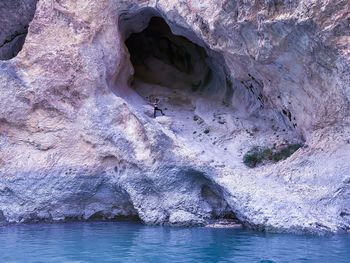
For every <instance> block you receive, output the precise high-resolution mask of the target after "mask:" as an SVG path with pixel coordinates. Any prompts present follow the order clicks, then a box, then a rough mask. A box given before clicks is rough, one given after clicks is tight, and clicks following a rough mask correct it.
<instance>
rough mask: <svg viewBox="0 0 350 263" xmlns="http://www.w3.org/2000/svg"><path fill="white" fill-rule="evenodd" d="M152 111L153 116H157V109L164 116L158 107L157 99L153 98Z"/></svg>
mask: <svg viewBox="0 0 350 263" xmlns="http://www.w3.org/2000/svg"><path fill="white" fill-rule="evenodd" d="M153 107H154V112H153V117H154V118H155V117H157V111H160V113H161V114H162V115H163V116H164V115H165V114H164V113H163V110H162V109H160V108H159V99H155V100H154V102H153Z"/></svg>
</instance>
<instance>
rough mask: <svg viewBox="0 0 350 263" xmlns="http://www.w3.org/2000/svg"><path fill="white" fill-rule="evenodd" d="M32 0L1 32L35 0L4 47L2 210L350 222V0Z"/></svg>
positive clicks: (301, 225)
mask: <svg viewBox="0 0 350 263" xmlns="http://www.w3.org/2000/svg"><path fill="white" fill-rule="evenodd" d="M27 2H28V4H22V5H21V7H18V8H21V10H23V16H21V17H16V16H6V15H4V13H6V12H9V13H13V12H14V11H13V9H12V6H11V5H6V4H5V5H3V4H1V8H0V10H1V16H0V17H1V21H2V23H3V24H4V25H6V24H7V23H9V21H10V19H11V21H15V22H13V23H11V25H13V27H12V26H11V27H6V32H5V31H2V33H1V36H0V43H5V42H6V43H10V42H8V41H7V40H6V39H9V36H15V35H16V34H17V33H18V32H22V31H20V30H19V28H25V25H26V24H27V23H28V22H29V21H30V20H31V16H32V13H33V12H34V11H35V16H34V19H33V20H32V22H31V23H30V26H29V29H28V35H27V37H26V38H25V43H24V46H23V49H22V50H21V52H20V53H19V54H18V56H16V57H15V58H12V59H11V60H8V61H3V62H1V63H0V69H1V70H0V89H1V92H0V103H1V107H0V149H1V151H0V222H27V221H39V220H48V221H52V220H67V219H91V218H118V217H138V218H140V219H141V220H142V221H144V222H146V223H150V224H174V225H197V224H199V225H205V224H208V223H209V222H211V221H212V220H214V219H219V218H237V219H238V220H239V221H241V222H242V223H244V224H246V225H249V226H252V227H256V228H260V229H267V230H277V231H310V232H319V231H332V232H336V231H341V230H347V229H349V228H350V202H349V200H350V172H349V171H350V162H349V160H350V128H349V127H350V126H349V99H350V88H349V87H350V85H349V84H350V61H349V59H350V53H349V52H350V49H349V46H350V45H349V44H350V28H349V23H350V15H349V12H348V10H349V9H350V3H349V1H348V0H345V1H342V0H337V1H327V0H313V1H306V0H305V1H304V0H289V1H282V0H268V1H267V0H266V1H226V0H220V1H218V0H206V1H190V0H188V1H169V0H158V1H141V0H140V1H136V0H134V1H133V0H128V1H118V0H101V1H93V0H74V1H73V0H60V1H54V0H49V1H38V3H37V5H36V9H35V8H34V7H35V4H34V3H35V1H32V2H30V1H27ZM29 2H30V3H29ZM11 3H12V2H11ZM13 3H15V2H13ZM16 8H17V7H16ZM16 10H18V9H16ZM22 18H23V19H24V18H25V19H24V20H23V21H22ZM154 23H156V25H155V26H154ZM16 32H17V33H16ZM4 39H5V42H4ZM11 39H13V38H12V37H11ZM135 39H136V40H135ZM11 43H12V41H11ZM139 43H142V45H139ZM9 50H10V51H9ZM18 50H20V48H18V47H17V45H14V46H13V45H9V46H8V47H6V48H5V46H1V48H0V53H1V54H2V55H1V56H2V59H8V58H10V57H13V56H14V55H15V54H16V53H17V51H18ZM140 51H142V52H140ZM8 54H12V55H10V56H9V55H8ZM155 98H158V99H160V107H161V108H162V109H163V110H164V113H165V116H159V117H157V118H153V108H152V107H151V106H150V105H149V101H152V100H154V99H155ZM293 143H302V144H304V147H302V148H300V149H299V150H298V151H296V152H295V153H294V154H293V155H292V156H291V157H289V158H287V159H286V160H283V161H280V162H277V163H271V162H270V163H266V164H264V165H261V166H258V167H256V168H248V167H247V166H245V165H244V163H243V162H242V158H243V155H244V154H245V153H246V152H247V151H248V150H249V149H251V148H252V147H253V146H266V147H270V148H276V149H278V148H281V147H284V146H286V145H289V144H293Z"/></svg>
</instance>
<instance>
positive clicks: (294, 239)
mask: <svg viewBox="0 0 350 263" xmlns="http://www.w3.org/2000/svg"><path fill="white" fill-rule="evenodd" d="M0 262H26V263H27V262H28V263H29V262H45V263H46V262H102V263H103V262H133V263H136V262H152V263H157V262H317V263H322V262H325V263H326V262H327V263H333V262H350V235H333V236H326V237H316V236H303V235H288V234H266V233H259V232H253V231H248V230H240V229H209V228H175V227H173V228H171V227H156V226H144V225H141V224H136V223H135V224H134V223H98V222H95V223H67V224H39V225H17V226H7V227H0Z"/></svg>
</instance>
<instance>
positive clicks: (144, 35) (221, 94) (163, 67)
mask: <svg viewBox="0 0 350 263" xmlns="http://www.w3.org/2000/svg"><path fill="white" fill-rule="evenodd" d="M119 25H120V30H121V33H122V35H123V37H124V40H125V47H126V49H127V51H128V52H129V55H130V62H131V64H132V66H133V68H134V74H133V76H131V80H132V81H131V82H130V83H131V86H132V88H134V89H135V90H136V92H137V93H138V94H139V95H141V96H142V97H144V98H148V95H149V96H152V94H151V93H155V94H153V95H157V94H159V93H164V92H165V93H166V91H168V92H169V91H170V90H171V92H174V93H176V92H177V91H178V92H180V93H181V92H182V94H183V95H184V96H183V97H187V98H188V96H186V93H187V94H192V95H193V94H194V93H197V94H201V95H207V96H214V97H216V98H218V99H225V98H227V97H228V96H227V95H229V93H231V91H232V88H231V86H230V85H229V84H230V81H228V77H227V74H226V70H225V67H224V66H223V65H224V63H223V59H222V58H221V57H220V55H219V54H216V53H215V52H214V51H212V50H210V49H208V48H207V47H206V45H205V44H204V43H203V42H202V41H201V40H200V39H199V38H198V37H197V36H196V34H195V33H194V32H191V31H189V30H187V29H185V28H182V27H179V26H177V25H174V24H171V23H169V22H168V21H166V19H164V18H163V17H162V16H161V15H160V14H159V13H158V11H157V10H155V9H153V8H144V9H142V10H139V11H138V12H137V13H132V14H123V15H121V17H120V23H119ZM174 32H175V33H174ZM142 84H147V85H143V88H140V86H142ZM152 85H153V89H152V88H151V86H152ZM146 87H148V90H147V88H146ZM159 87H163V89H160V88H159ZM156 89H158V91H156ZM227 101H228V100H227Z"/></svg>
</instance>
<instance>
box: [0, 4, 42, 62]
mask: <svg viewBox="0 0 350 263" xmlns="http://www.w3.org/2000/svg"><path fill="white" fill-rule="evenodd" d="M36 3H37V0H25V1H22V0H3V1H1V2H0V23H1V31H0V60H8V59H11V58H13V57H15V56H16V55H17V54H18V52H19V51H21V49H22V47H23V44H24V41H25V38H26V36H27V33H28V25H29V23H30V21H31V20H32V19H33V16H34V13H35V7H36Z"/></svg>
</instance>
